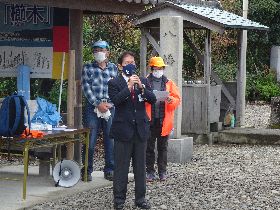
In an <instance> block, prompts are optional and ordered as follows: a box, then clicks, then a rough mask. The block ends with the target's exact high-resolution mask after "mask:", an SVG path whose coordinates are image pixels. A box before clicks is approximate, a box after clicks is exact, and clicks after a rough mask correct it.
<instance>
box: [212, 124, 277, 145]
mask: <svg viewBox="0 0 280 210" xmlns="http://www.w3.org/2000/svg"><path fill="white" fill-rule="evenodd" d="M215 140H216V142H215V143H227V144H259V145H280V129H256V128H234V129H230V130H224V131H220V132H219V134H218V136H217V138H216V139H215Z"/></svg>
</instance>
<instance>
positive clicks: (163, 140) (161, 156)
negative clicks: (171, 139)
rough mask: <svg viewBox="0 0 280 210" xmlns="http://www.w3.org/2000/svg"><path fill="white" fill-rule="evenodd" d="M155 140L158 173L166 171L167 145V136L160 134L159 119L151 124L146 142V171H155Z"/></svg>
mask: <svg viewBox="0 0 280 210" xmlns="http://www.w3.org/2000/svg"><path fill="white" fill-rule="evenodd" d="M156 141H157V151H158V157H157V165H158V173H159V174H161V173H164V172H166V166H167V147H168V136H161V126H160V123H159V120H157V119H156V120H155V122H154V124H153V125H152V126H151V136H150V138H149V140H148V142H147V152H146V171H147V173H155V168H154V165H155V142H156Z"/></svg>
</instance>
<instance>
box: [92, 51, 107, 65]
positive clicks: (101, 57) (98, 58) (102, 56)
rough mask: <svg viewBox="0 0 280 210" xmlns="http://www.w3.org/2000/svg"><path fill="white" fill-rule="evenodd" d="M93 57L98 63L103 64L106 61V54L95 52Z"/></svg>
mask: <svg viewBox="0 0 280 210" xmlns="http://www.w3.org/2000/svg"><path fill="white" fill-rule="evenodd" d="M93 55H94V59H95V61H96V62H97V63H102V62H103V61H105V60H106V53H105V52H95V53H94V54H93Z"/></svg>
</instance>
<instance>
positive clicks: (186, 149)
mask: <svg viewBox="0 0 280 210" xmlns="http://www.w3.org/2000/svg"><path fill="white" fill-rule="evenodd" d="M192 157H193V138H192V137H182V138H181V139H169V141H168V154H167V161H168V162H171V163H185V162H188V161H190V160H191V159H192Z"/></svg>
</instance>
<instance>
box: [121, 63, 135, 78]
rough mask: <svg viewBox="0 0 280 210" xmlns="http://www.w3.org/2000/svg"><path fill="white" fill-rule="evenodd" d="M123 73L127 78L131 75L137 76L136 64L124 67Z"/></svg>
mask: <svg viewBox="0 0 280 210" xmlns="http://www.w3.org/2000/svg"><path fill="white" fill-rule="evenodd" d="M122 71H123V73H124V74H125V75H126V76H131V75H133V74H135V72H136V66H135V65H134V64H127V65H126V66H123V70H122Z"/></svg>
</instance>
